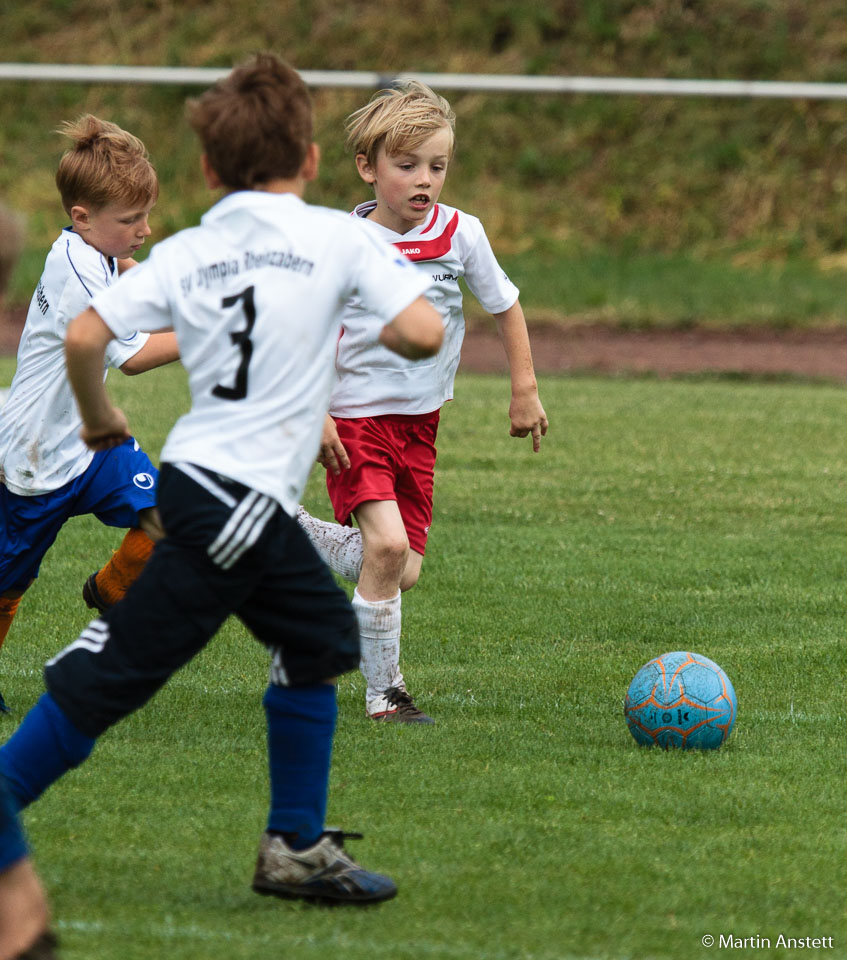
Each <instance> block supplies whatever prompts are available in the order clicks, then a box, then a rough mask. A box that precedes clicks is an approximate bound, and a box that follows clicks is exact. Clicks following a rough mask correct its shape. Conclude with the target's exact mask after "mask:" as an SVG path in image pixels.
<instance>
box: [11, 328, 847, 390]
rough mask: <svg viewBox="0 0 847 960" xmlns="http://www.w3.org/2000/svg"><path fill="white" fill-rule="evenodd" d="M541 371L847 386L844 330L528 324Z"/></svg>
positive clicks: (482, 335) (478, 346)
mask: <svg viewBox="0 0 847 960" xmlns="http://www.w3.org/2000/svg"><path fill="white" fill-rule="evenodd" d="M24 316H25V311H22V310H14V311H9V313H8V314H7V315H6V316H5V317H4V318H2V319H1V320H0V354H10V353H14V352H15V350H16V349H17V343H18V340H19V338H20V334H21V329H22V327H23V321H24ZM530 336H531V339H532V353H533V357H534V360H535V366H536V370H537V371H538V372H539V373H568V372H583V371H585V372H589V371H590V372H597V373H609V374H615V373H618V374H620V373H651V374H655V375H656V376H674V375H677V374H687V373H706V372H713V373H738V374H747V375H750V376H754V375H759V376H762V375H764V376H779V375H784V374H791V375H795V376H801V377H817V378H823V379H827V380H836V381H843V382H846V383H847V329H844V330H807V331H785V332H780V331H762V330H749V331H740V332H724V331H709V330H703V329H697V330H690V331H659V330H619V329H615V328H612V327H606V326H603V325H582V326H564V327H563V326H561V325H555V326H554V325H553V324H549V323H546V324H545V323H534V322H532V323H531V324H530ZM462 369H463V370H468V371H477V372H485V373H488V372H495V371H503V370H505V369H506V364H505V359H504V355H503V349H502V347H501V345H500V340H499V338H498V336H497V333H496V331H495V330H493V329H491V328H488V327H487V326H483V325H481V324H477V325H473V326H472V327H471V328H470V329H469V331H468V333H467V335H466V337H465V345H464V349H463V351H462Z"/></svg>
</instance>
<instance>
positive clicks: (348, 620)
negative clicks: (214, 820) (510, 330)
mask: <svg viewBox="0 0 847 960" xmlns="http://www.w3.org/2000/svg"><path fill="white" fill-rule="evenodd" d="M189 119H190V121H191V124H192V126H193V128H194V130H195V131H196V133H197V135H198V137H199V139H200V141H201V143H202V146H203V150H204V153H203V157H202V164H203V172H204V174H205V178H206V183H207V185H208V186H209V187H210V188H211V189H214V190H217V189H222V190H223V191H224V194H225V195H224V197H223V198H222V199H221V200H219V201H218V202H217V203H216V204H215V205H214V206H213V207H212V208H211V209H210V210H209V211H208V212H207V213H206V214H205V215H204V216H203V218H202V220H201V222H200V225H199V226H197V227H193V228H191V229H187V230H182V231H180V232H179V233H177V234H175V235H174V236H172V237H170V238H168V239H167V240H165V241H164V242H162V243H160V244H158V245H157V246H156V247H154V248H153V250H152V251H151V253H150V256H149V257H148V258H147V259H146V260H145V261H144V263H142V264H141V265H140V266H138V267H135V268H134V269H133V270H131V271H130V272H129V273H128V274H127V276H126V277H125V278H124V279H122V280H121V284H120V288H119V289H115V290H107V291H104V292H103V293H101V294H100V295H99V296H97V297H95V298H94V300H93V302H92V306H91V307H90V308H89V309H88V310H87V311H86V312H85V313H82V314H80V315H79V316H78V317H77V318H76V319H75V320H74V321H73V322H72V323H71V325H70V327H69V330H68V334H67V338H66V355H67V364H68V375H69V378H70V381H71V384H72V385H73V387H74V391H75V394H76V397H77V400H78V402H79V408H80V412H81V414H82V420H83V431H82V436H83V439H84V440H85V441H86V443H87V444H88V446H90V447H92V448H93V449H107V448H110V447H112V446H113V445H114V444H117V443H121V442H122V441H123V439H124V438H125V436H126V435H127V432H128V428H127V423H126V419H125V418H124V416H123V414H122V413H121V412H120V411H119V410H117V409H116V408H115V407H114V406H112V404H111V402H110V401H109V398H108V395H107V394H106V392H105V390H104V387H103V383H102V377H101V376H100V375H99V372H100V369H101V365H102V358H103V353H104V351H105V350H106V349H107V347H108V344H109V343H110V342H111V341H112V339H113V338H115V337H120V336H121V335H122V334H124V332H125V331H129V330H135V329H142V330H150V331H152V330H161V329H163V328H166V327H169V326H172V327H173V328H174V331H175V332H176V335H177V339H178V341H179V347H180V356H181V357H182V363H183V365H184V367H185V368H186V370H187V371H188V379H189V388H190V391H191V409H190V411H189V412H188V413H187V414H185V416H183V417H182V418H180V420H179V421H178V422H177V423H176V425H175V426H174V428H173V429H172V430H171V432H170V434H169V436H168V439H167V442H166V443H165V446H164V449H163V450H162V455H161V460H162V466H161V472H160V483H159V499H158V506H159V510H160V513H161V518H162V523H163V526H164V530H165V536H164V538H163V539H162V540H161V541H160V542H159V543H158V544H157V546H156V549H155V550H154V551H153V554H152V556H151V558H150V560H149V561H148V563H147V565H146V566H145V568H144V570H143V572H142V574H141V576H140V577H139V579H138V580H137V581H136V582H135V583H134V584H133V585H132V586H131V587H130V589H129V591H128V592H127V595H126V597H125V598H124V599H123V600H122V601H120V602H119V603H117V604H115V605H114V606H113V607H111V608H110V609H109V610H108V611H107V612H106V613H104V615H103V617H102V619H97V620H94V621H93V622H92V623H91V624H89V626H88V627H87V629H86V630H84V631H83V633H82V634H81V636H80V637H79V638H78V639H77V640H76V641H75V642H74V643H72V644H71V645H70V646H68V647H66V648H65V649H64V650H63V651H62V652H61V653H60V654H59V655H58V656H57V657H55V658H54V659H53V660H51V661H50V663H48V665H47V667H46V669H45V679H46V683H47V688H48V693H46V694H44V695H43V696H42V698H41V699H40V700H39V701H38V703H37V704H36V705H35V706H34V707H33V709H32V710H31V711H30V712H29V713H28V714H27V716H26V717H25V718H24V720H23V722H22V723H21V725H20V726H19V727H18V729H17V731H16V732H15V734H14V735H13V736H12V737H11V739H10V740H9V741H8V742H7V743H6V744H4V745H3V747H2V748H0V774H2V775H3V776H4V777H5V778H6V781H7V783H8V785H9V788H10V791H11V792H12V794H13V796H14V798H15V802H16V804H17V806H18V807H19V808H20V807H23V806H26V805H27V804H28V803H31V802H32V801H33V800H34V799H36V798H37V797H38V796H39V794H40V793H41V792H42V791H43V790H44V789H45V788H46V787H47V786H49V785H50V784H51V783H52V782H53V781H54V780H56V779H57V778H58V777H60V776H61V775H62V774H63V773H64V772H65V771H66V770H68V769H69V768H71V767H73V766H76V765H77V764H79V763H80V762H82V761H83V760H84V759H85V757H86V756H87V755H88V753H89V752H90V751H91V749H92V748H93V747H94V744H95V741H96V739H97V737H99V736H100V735H101V734H102V733H104V732H105V731H106V730H107V729H108V728H109V727H111V726H112V725H113V724H115V723H117V722H118V721H119V720H120V719H122V718H123V717H125V716H127V714H129V713H130V712H132V711H133V710H135V709H138V708H139V707H141V706H142V705H143V704H144V703H146V702H147V701H148V700H149V698H150V697H152V696H153V694H154V693H155V692H156V691H157V690H158V689H159V688H160V687H161V686H162V685H163V684H165V683H166V682H167V680H168V679H169V678H170V676H171V675H172V674H173V673H174V672H175V671H176V670H178V669H179V668H180V667H182V666H183V665H184V664H186V663H188V661H190V660H191V659H192V658H193V657H194V656H195V655H196V654H197V653H198V652H199V651H200V650H201V649H203V647H204V646H205V645H206V643H207V642H208V641H209V640H210V639H211V638H212V636H213V635H214V634H215V633H216V632H217V630H218V628H219V627H220V626H221V624H222V623H223V622H224V620H225V619H226V618H227V617H228V616H229V615H230V614H235V615H236V616H237V617H238V618H239V619H240V620H241V621H242V622H243V623H244V624H245V626H246V627H247V628H248V629H249V630H250V631H251V632H252V633H253V635H254V636H255V637H256V639H257V640H259V641H260V642H261V643H262V644H264V645H265V646H266V647H267V648H268V650H269V652H270V654H271V670H270V682H269V684H268V687H267V689H266V691H265V696H264V700H263V704H264V708H265V716H266V721H267V733H268V759H269V767H270V786H271V790H270V794H271V798H270V799H271V802H270V811H269V814H268V820H267V829H266V831H265V833H264V834H263V836H262V839H261V842H260V847H259V856H258V860H257V864H256V870H255V873H254V876H253V889H254V890H256V891H257V892H258V893H262V894H274V895H278V896H281V897H303V898H309V899H326V900H333V901H346V902H350V903H367V902H371V901H375V900H384V899H387V898H389V897H392V896H393V895H394V894H395V893H396V887H395V886H394V883H393V882H392V881H391V880H390V879H389V878H388V877H385V876H382V875H381V874H377V873H372V872H370V871H368V870H365V869H364V868H362V867H360V866H359V865H358V864H357V863H356V862H355V861H354V860H353V859H352V858H351V857H350V856H349V855H348V854H347V853H346V851H345V850H344V845H343V839H344V835H343V834H342V832H341V831H340V830H336V829H331V828H330V829H328V828H326V827H325V826H324V814H325V812H326V803H327V788H328V780H329V769H330V754H331V748H332V742H333V734H334V728H335V717H336V710H337V707H336V699H335V685H334V678H335V677H336V676H338V674H340V673H343V672H344V671H347V670H354V669H355V668H356V667H357V666H358V663H359V656H360V654H359V636H358V627H357V622H356V617H355V615H354V613H353V610H352V608H351V606H350V602H349V601H348V599H347V596H346V594H345V593H344V591H343V590H341V589H340V587H339V586H338V585H337V584H336V583H335V581H334V580H333V577H332V574H331V573H330V571H329V569H328V568H327V566H326V565H325V564H324V563H323V562H322V561H321V559H320V557H319V556H318V555H317V553H316V552H315V550H314V548H313V547H312V546H311V544H310V542H309V539H308V537H307V536H306V535H305V534H304V532H303V531H302V530H301V529H300V527H299V525H298V524H297V521H296V520H295V519H294V514H295V513H296V511H297V504H298V502H299V498H300V496H301V495H302V491H303V487H304V486H305V483H306V479H307V478H308V475H309V472H310V470H311V467H312V465H313V463H314V460H315V457H316V456H317V454H318V451H319V448H320V441H321V432H322V429H323V423H324V417H325V416H326V411H327V408H328V405H329V396H330V391H331V389H332V383H333V379H334V371H333V357H334V354H335V345H336V342H337V340H338V335H339V333H340V329H341V308H342V305H343V304H344V303H345V302H346V301H347V300H348V299H349V298H350V297H351V296H353V295H356V296H359V297H361V299H362V301H363V303H364V304H366V305H367V307H368V310H369V311H370V312H371V313H372V314H373V315H374V316H378V317H380V318H381V319H380V327H379V333H378V336H379V339H380V341H381V342H382V343H383V344H384V345H385V346H386V347H387V348H388V349H390V350H395V351H397V352H398V353H402V354H403V355H404V356H406V357H407V358H409V359H414V358H426V357H430V356H432V355H434V354H435V353H436V352H437V351H438V349H439V347H440V346H441V342H442V339H443V327H442V323H441V318H440V316H439V315H438V313H437V311H435V310H434V309H433V308H432V306H431V305H430V304H429V303H428V302H427V300H426V299H425V297H424V296H423V295H422V294H423V293H424V292H425V291H426V289H427V288H428V287H429V285H430V281H429V280H428V279H427V278H425V277H423V276H421V275H420V274H419V273H418V272H417V271H416V270H415V269H414V268H413V267H412V266H411V264H409V262H408V261H407V260H405V258H403V257H401V256H400V255H399V254H397V253H396V252H395V251H391V250H390V249H389V248H388V247H386V245H385V244H381V243H378V242H377V241H375V240H374V239H372V238H371V237H369V236H367V235H366V234H365V233H364V232H363V231H361V230H359V229H358V228H357V227H356V225H355V224H353V223H352V222H351V221H350V219H349V217H347V216H345V215H344V214H342V213H339V212H337V211H333V210H326V209H324V208H320V207H312V206H309V205H308V204H306V203H304V201H303V200H302V194H303V191H304V189H305V186H306V183H307V182H308V181H310V180H312V179H314V177H315V176H316V174H317V168H318V149H317V146H316V145H315V144H314V143H313V142H312V110H311V102H310V99H309V96H308V91H307V90H306V86H305V84H304V83H303V81H302V79H301V78H300V77H299V76H298V74H297V73H296V72H295V71H294V70H292V69H291V68H290V67H288V66H287V65H286V64H284V63H282V62H281V61H279V60H278V59H277V58H275V57H273V56H271V55H270V54H261V55H258V56H257V57H255V58H253V59H252V60H250V61H248V62H247V63H245V64H243V65H242V66H240V67H237V68H236V69H235V70H233V71H232V72H231V73H230V74H229V75H228V76H227V77H224V78H223V79H222V80H220V81H218V83H217V84H215V86H214V87H212V88H211V89H210V90H208V91H206V93H205V94H203V96H201V97H199V98H198V99H197V100H194V101H191V103H190V105H189ZM224 842H225V843H226V842H227V840H226V839H225V840H224Z"/></svg>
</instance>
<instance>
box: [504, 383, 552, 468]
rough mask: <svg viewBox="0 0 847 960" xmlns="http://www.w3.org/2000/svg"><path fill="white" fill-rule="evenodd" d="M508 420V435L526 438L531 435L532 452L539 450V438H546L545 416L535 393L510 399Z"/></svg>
mask: <svg viewBox="0 0 847 960" xmlns="http://www.w3.org/2000/svg"><path fill="white" fill-rule="evenodd" d="M509 419H510V420H511V422H512V426H511V429H510V430H509V435H510V436H512V437H526V436H528V435H530V434H531V435H532V452H533V453H538V452H539V450H541V438H542V437H546V436H547V414H546V413H545V412H544V407H542V406H541V401H540V400H539V399H538V394H537V393H532V394H528V395H526V396H522V397H515V396H513V397H512V402H511V403H510V404H509Z"/></svg>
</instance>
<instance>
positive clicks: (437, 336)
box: [416, 316, 444, 359]
mask: <svg viewBox="0 0 847 960" xmlns="http://www.w3.org/2000/svg"><path fill="white" fill-rule="evenodd" d="M420 334H421V336H420V338H419V340H418V342H417V345H416V346H417V350H418V356H419V357H420V358H421V359H423V358H425V357H434V356H435V354H436V353H438V351H439V350H440V349H441V345H442V343H444V325H443V323H442V322H441V317H439V316H436V319H435V321H434V322H433V323H431V324H428V325H427V328H426V329H425V330H421V331H420Z"/></svg>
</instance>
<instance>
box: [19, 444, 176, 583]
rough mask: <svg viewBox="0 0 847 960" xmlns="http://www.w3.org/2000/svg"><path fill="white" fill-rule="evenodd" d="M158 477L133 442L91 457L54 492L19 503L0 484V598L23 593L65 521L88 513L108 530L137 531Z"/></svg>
mask: <svg viewBox="0 0 847 960" xmlns="http://www.w3.org/2000/svg"><path fill="white" fill-rule="evenodd" d="M158 477H159V472H158V470H157V469H156V468H155V467H154V466H153V464H152V463H151V461H150V458H149V457H148V456H147V454H146V453H145V452H144V451H143V450H142V449H141V447H140V446H139V445H138V443H137V441H136V440H134V439H130V440H127V441H126V442H125V443H123V444H121V446H119V447H113V448H112V449H111V450H102V451H100V452H99V453H95V454H94V459H93V460H92V461H91V463H90V464H89V466H88V469H87V470H86V471H85V472H84V473H82V474H80V476H78V477H77V478H76V479H75V480H71V482H70V483H66V484H65V485H64V486H63V487H59V489H58V490H53V491H52V492H51V493H44V494H40V495H38V496H34V497H21V496H18V495H17V494H15V493H12V492H11V491H10V490H8V489H7V488H6V487H5V486H3V484H0V593H2V592H3V591H4V590H24V589H26V587H27V585H28V584H29V583H30V581H31V580H33V578H35V577H37V576H38V569H39V567H40V566H41V561H42V560H43V559H44V554H45V553H47V551H48V550H49V549H50V547H51V546H52V545H53V541H54V540H55V539H56V537H57V536H58V535H59V531H60V530H61V529H62V527H63V526H64V525H65V523H66V522H67V521H68V520H69V519H70V518H71V517H79V516H83V515H84V514H86V513H93V514H94V516H95V517H97V519H98V520H100V521H101V522H102V523H105V524H106V525H107V526H109V527H137V526H138V513H139V511H140V510H144V509H146V508H148V507H153V506H155V505H156V486H157V484H158Z"/></svg>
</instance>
